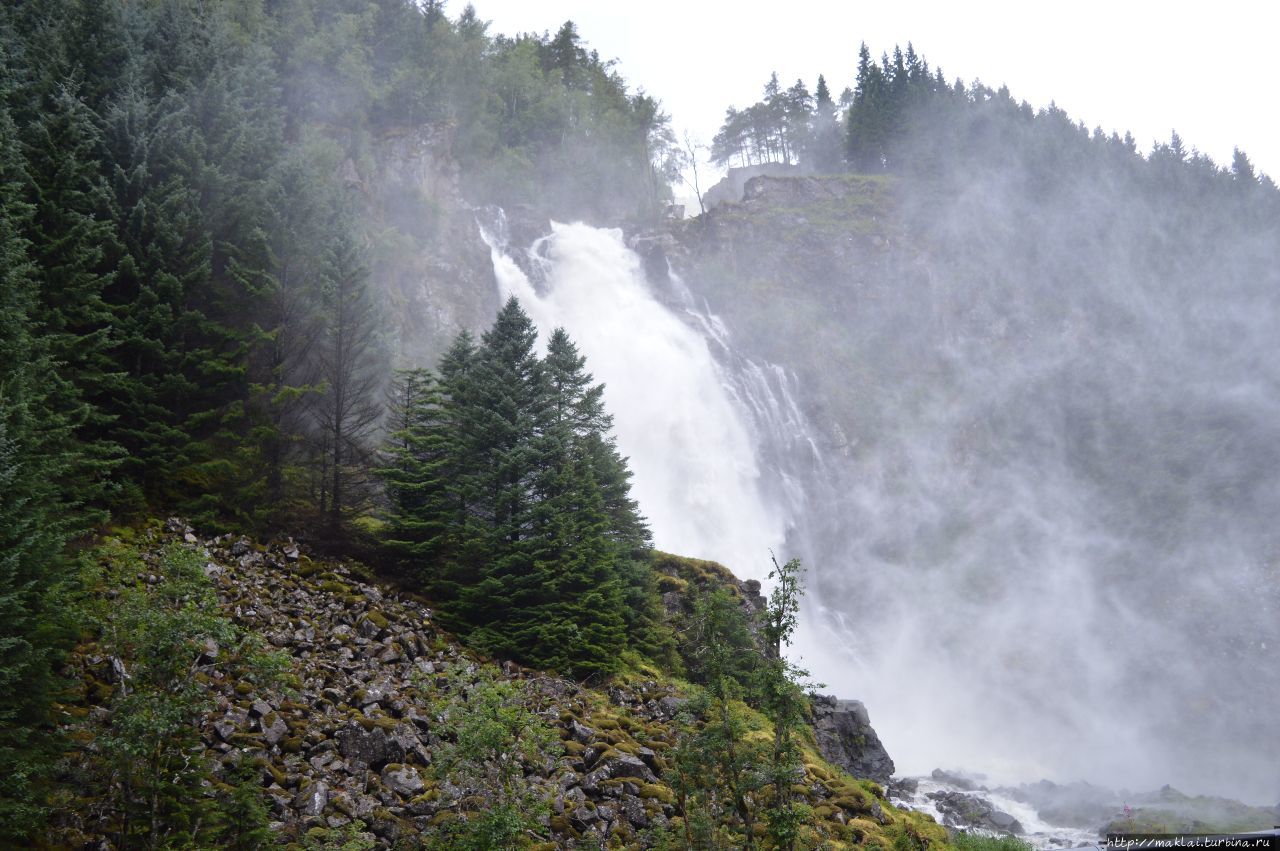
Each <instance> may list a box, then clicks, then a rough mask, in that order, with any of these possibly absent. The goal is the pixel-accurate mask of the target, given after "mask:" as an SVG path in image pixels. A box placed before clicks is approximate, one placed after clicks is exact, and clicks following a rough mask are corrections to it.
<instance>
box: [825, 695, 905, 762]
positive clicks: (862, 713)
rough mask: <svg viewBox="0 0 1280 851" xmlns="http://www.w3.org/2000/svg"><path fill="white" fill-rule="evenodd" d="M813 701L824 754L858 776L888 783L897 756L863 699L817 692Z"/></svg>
mask: <svg viewBox="0 0 1280 851" xmlns="http://www.w3.org/2000/svg"><path fill="white" fill-rule="evenodd" d="M812 701H813V731H814V735H815V737H816V738H817V740H818V751H819V753H821V754H822V757H823V758H824V759H825V760H827V762H830V763H831V764H833V765H838V766H840V767H841V768H843V769H844V770H845V771H847V772H849V773H850V774H851V775H853V776H854V777H865V778H868V779H870V780H874V781H876V782H877V783H888V782H889V777H890V776H892V775H893V771H894V766H893V760H892V759H890V758H889V754H888V752H886V751H885V749H884V745H883V744H881V743H880V737H879V736H878V735H876V731H875V730H874V729H872V727H871V718H870V716H869V715H868V714H867V708H866V707H865V706H863V705H862V702H861V701H857V700H838V699H836V698H835V697H832V696H830V695H825V694H816V695H813V696H812Z"/></svg>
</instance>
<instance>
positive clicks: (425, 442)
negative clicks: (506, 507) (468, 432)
mask: <svg viewBox="0 0 1280 851" xmlns="http://www.w3.org/2000/svg"><path fill="white" fill-rule="evenodd" d="M440 403H441V394H440V390H439V386H438V381H437V379H436V377H435V376H434V375H433V374H432V373H431V372H430V371H428V370H425V369H410V370H402V371H400V372H399V373H397V377H396V381H395V383H394V385H393V388H392V393H391V405H390V421H391V422H390V427H391V429H392V432H391V436H390V440H389V442H388V444H387V447H386V450H385V454H386V463H385V464H384V465H383V466H382V467H380V468H379V470H378V474H379V476H380V477H381V479H382V481H383V482H384V483H385V485H386V489H387V500H388V501H389V502H390V504H391V518H390V531H389V534H388V535H387V537H386V543H387V545H388V546H390V547H391V548H392V549H393V550H394V551H395V552H396V554H397V556H398V557H399V558H400V559H401V561H402V562H404V563H406V564H407V565H408V566H409V567H410V569H411V570H413V571H414V572H415V573H417V574H418V575H419V576H420V577H423V578H426V579H428V581H429V580H430V577H431V576H432V574H433V573H434V572H435V571H434V569H435V568H437V567H438V565H439V564H440V563H441V561H442V560H443V558H444V557H445V556H446V554H447V551H448V541H449V539H450V530H451V528H452V524H451V521H453V520H454V519H455V517H454V515H453V512H452V511H451V510H450V509H451V506H452V503H453V500H452V499H451V490H452V489H451V486H450V485H451V482H450V480H449V478H448V477H447V471H448V470H449V469H450V468H451V467H452V464H451V460H452V455H453V453H452V451H451V449H452V437H453V433H452V431H451V429H450V428H449V427H448V425H447V422H446V421H445V420H444V419H443V411H442V408H441V404H440Z"/></svg>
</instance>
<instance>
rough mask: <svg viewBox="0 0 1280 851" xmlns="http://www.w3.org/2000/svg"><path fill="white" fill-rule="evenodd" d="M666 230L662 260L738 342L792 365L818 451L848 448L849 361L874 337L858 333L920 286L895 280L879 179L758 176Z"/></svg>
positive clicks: (885, 188)
mask: <svg viewBox="0 0 1280 851" xmlns="http://www.w3.org/2000/svg"><path fill="white" fill-rule="evenodd" d="M672 236H673V237H674V240H672V242H671V247H670V249H669V254H670V260H671V263H672V266H673V267H674V268H675V270H676V271H677V272H678V273H679V274H680V276H681V277H682V278H683V279H684V281H685V282H686V283H687V284H688V285H689V287H690V288H691V289H692V290H693V291H694V292H695V293H696V294H697V295H699V296H702V297H704V298H706V299H707V301H708V303H709V305H710V307H711V309H712V311H713V312H715V313H716V314H718V315H719V316H721V317H722V318H723V319H724V320H725V321H726V323H727V324H728V325H729V327H730V328H731V329H732V330H733V332H734V340H735V343H736V345H737V346H739V347H740V348H741V349H742V350H743V351H744V352H746V353H747V354H749V355H751V356H753V357H755V358H757V359H762V360H767V361H770V362H772V363H777V364H781V365H784V366H785V367H787V368H788V369H790V370H792V371H793V372H794V373H795V374H796V376H797V377H798V379H799V382H800V386H801V388H802V390H803V391H804V402H805V407H806V409H807V410H806V412H807V413H808V414H809V415H810V416H811V417H812V418H813V420H814V421H815V423H816V424H817V425H818V426H819V428H820V430H821V432H822V435H823V436H824V438H825V439H826V441H827V443H828V447H827V448H828V449H836V450H839V451H842V452H843V451H848V450H849V449H850V448H851V444H852V441H853V439H854V438H853V435H855V434H859V433H866V432H867V431H869V429H868V428H867V427H866V423H865V422H864V420H865V419H866V418H867V417H868V416H869V411H868V410H867V408H866V405H865V404H864V394H863V393H862V392H860V388H859V387H858V386H857V384H856V382H857V381H858V380H859V376H865V374H866V373H865V370H859V369H857V368H856V365H857V363H858V362H859V360H860V358H861V355H862V354H863V351H864V348H865V347H867V346H872V345H874V344H875V341H874V340H872V339H868V338H867V337H865V336H862V334H859V332H858V329H868V328H870V327H872V326H871V323H872V322H873V321H874V316H873V314H874V313H875V312H876V311H879V310H883V309H884V308H885V306H886V304H887V303H888V302H889V299H890V297H891V296H896V295H898V294H899V293H900V291H902V290H905V289H908V288H909V287H911V286H918V285H919V283H920V281H918V280H917V281H912V280H903V277H902V272H903V269H904V267H910V266H911V265H912V261H913V254H912V252H910V251H909V249H908V248H907V243H906V240H905V239H904V238H903V235H902V227H901V225H900V224H899V223H898V222H897V220H896V216H895V211H894V199H893V186H892V184H891V183H890V182H889V180H888V179H887V178H883V177H860V176H848V177H822V178H819V177H768V176H765V177H756V178H753V179H751V180H749V181H747V183H746V186H745V189H744V191H743V200H742V201H740V202H738V203H724V204H720V205H718V206H716V207H715V208H714V209H712V210H710V211H709V212H708V213H707V214H706V215H704V216H701V217H699V218H697V219H691V220H688V221H685V222H681V223H678V224H676V225H675V226H674V228H673V231H672ZM916 274H917V275H920V274H921V273H920V271H919V270H916ZM851 331H852V333H851ZM851 379H852V380H851Z"/></svg>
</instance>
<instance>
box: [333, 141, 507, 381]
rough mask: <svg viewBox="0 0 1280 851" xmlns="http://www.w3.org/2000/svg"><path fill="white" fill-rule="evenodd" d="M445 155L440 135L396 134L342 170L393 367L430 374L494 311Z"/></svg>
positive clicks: (481, 257)
mask: <svg viewBox="0 0 1280 851" xmlns="http://www.w3.org/2000/svg"><path fill="white" fill-rule="evenodd" d="M449 148H450V139H449V132H448V129H447V128H445V129H434V130H433V129H430V128H423V129H417V130H412V131H411V130H405V131H404V132H401V133H397V134H389V135H387V136H385V137H384V138H381V139H379V140H377V141H375V142H374V143H373V145H372V148H371V154H370V155H369V156H367V157H364V158H359V159H357V158H352V159H348V160H347V161H346V162H345V163H344V165H343V167H342V176H343V178H344V180H345V181H346V182H347V184H348V186H350V187H352V188H353V189H355V190H357V191H358V192H359V193H360V195H361V196H362V197H363V198H364V199H365V205H366V209H367V211H368V220H367V227H368V232H369V235H370V240H371V243H372V246H371V251H370V254H371V256H372V257H373V258H375V261H376V262H375V263H374V265H373V267H372V268H371V270H370V271H371V278H372V281H373V283H374V285H375V287H377V289H378V290H379V292H380V294H381V303H382V305H383V308H384V310H385V313H386V321H387V327H388V329H389V332H390V334H391V336H392V338H393V341H394V345H393V357H394V360H395V362H396V364H397V365H398V366H405V365H408V366H434V365H435V362H436V360H437V359H438V358H439V356H440V354H441V353H442V352H443V351H444V350H445V349H446V348H448V346H449V344H450V343H451V342H452V341H453V338H454V337H455V336H457V334H458V332H459V331H462V330H464V329H466V330H471V331H477V330H479V329H481V328H484V327H486V326H487V325H488V324H489V323H490V322H491V321H492V320H493V316H494V314H495V313H496V312H497V309H498V306H499V304H498V290H497V284H496V283H495V281H494V277H493V265H492V262H491V261H490V258H489V248H488V246H487V245H485V243H484V240H482V239H481V238H480V231H479V228H478V227H477V223H476V213H477V211H476V210H475V208H474V207H472V206H471V205H470V204H469V203H468V202H467V201H466V200H465V199H464V198H463V197H462V195H461V192H460V190H459V170H458V165H457V163H456V162H455V161H454V160H453V159H452V158H451V157H450V156H449V154H448V151H449Z"/></svg>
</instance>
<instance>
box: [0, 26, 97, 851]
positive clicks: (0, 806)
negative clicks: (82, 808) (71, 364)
mask: <svg viewBox="0 0 1280 851" xmlns="http://www.w3.org/2000/svg"><path fill="white" fill-rule="evenodd" d="M0 35H3V33H0ZM8 93H9V80H8V77H7V75H5V74H4V72H3V70H0V775H3V776H4V778H5V783H6V786H5V794H4V795H3V796H0V844H7V843H9V842H12V843H13V844H14V846H15V847H17V846H19V845H21V844H23V843H22V842H21V840H22V839H24V838H25V837H27V836H29V835H34V834H37V833H38V832H39V827H40V824H41V821H42V811H41V805H40V799H39V795H38V788H39V783H40V780H41V776H42V775H43V774H45V773H46V771H47V770H48V768H49V767H50V764H51V755H48V754H46V753H45V752H44V751H45V745H46V744H47V742H46V736H45V734H44V733H42V732H41V730H42V728H43V722H44V721H45V720H46V715H47V712H48V708H49V701H50V684H51V680H52V667H53V665H52V662H53V659H52V654H53V652H54V651H55V650H56V649H57V642H56V635H57V629H56V628H55V623H56V620H57V618H56V613H57V611H58V609H59V606H58V593H59V590H60V585H61V583H62V582H63V580H64V579H65V578H66V576H67V573H68V570H69V564H68V561H67V559H66V557H65V553H64V547H65V544H66V542H67V541H68V539H69V538H71V537H72V536H74V535H77V534H79V533H80V532H82V531H83V528H84V524H85V522H86V519H85V517H84V515H83V512H81V511H80V510H78V508H77V506H76V505H75V502H74V500H73V499H72V498H70V495H69V493H68V492H67V491H66V490H64V488H63V486H62V485H60V483H61V482H65V481H66V475H67V473H68V472H69V471H71V470H73V469H75V467H76V466H78V464H79V458H78V452H77V443H76V441H75V440H74V439H73V424H72V423H71V422H69V421H68V420H67V416H66V413H65V408H64V407H63V406H60V405H58V404H57V400H55V399H51V398H50V395H49V394H50V392H52V391H53V390H54V389H55V388H56V387H58V386H59V384H58V382H57V380H58V376H57V373H56V370H55V364H54V362H53V360H52V358H51V356H50V354H49V351H48V348H47V347H46V346H45V344H44V342H43V340H42V339H41V338H40V337H39V336H38V330H39V329H38V327H37V325H36V323H35V321H34V320H33V316H34V315H35V314H36V312H37V311H38V309H39V307H38V303H39V282H38V277H37V275H38V271H37V269H36V266H35V263H34V262H33V261H32V258H31V256H30V254H29V251H30V243H29V241H28V240H27V239H26V237H25V236H24V232H26V230H27V229H28V227H29V225H30V222H31V220H32V218H33V216H34V212H35V210H34V206H33V205H31V204H30V203H28V202H27V201H26V200H25V199H24V197H23V196H24V195H25V194H28V188H29V176H28V173H27V171H26V167H25V162H24V160H23V157H22V155H21V150H20V144H19V139H18V133H17V129H16V127H15V126H14V123H13V121H12V120H11V118H10V115H9V112H8V110H7V108H6V107H5V104H4V96H5V95H7V94H8Z"/></svg>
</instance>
